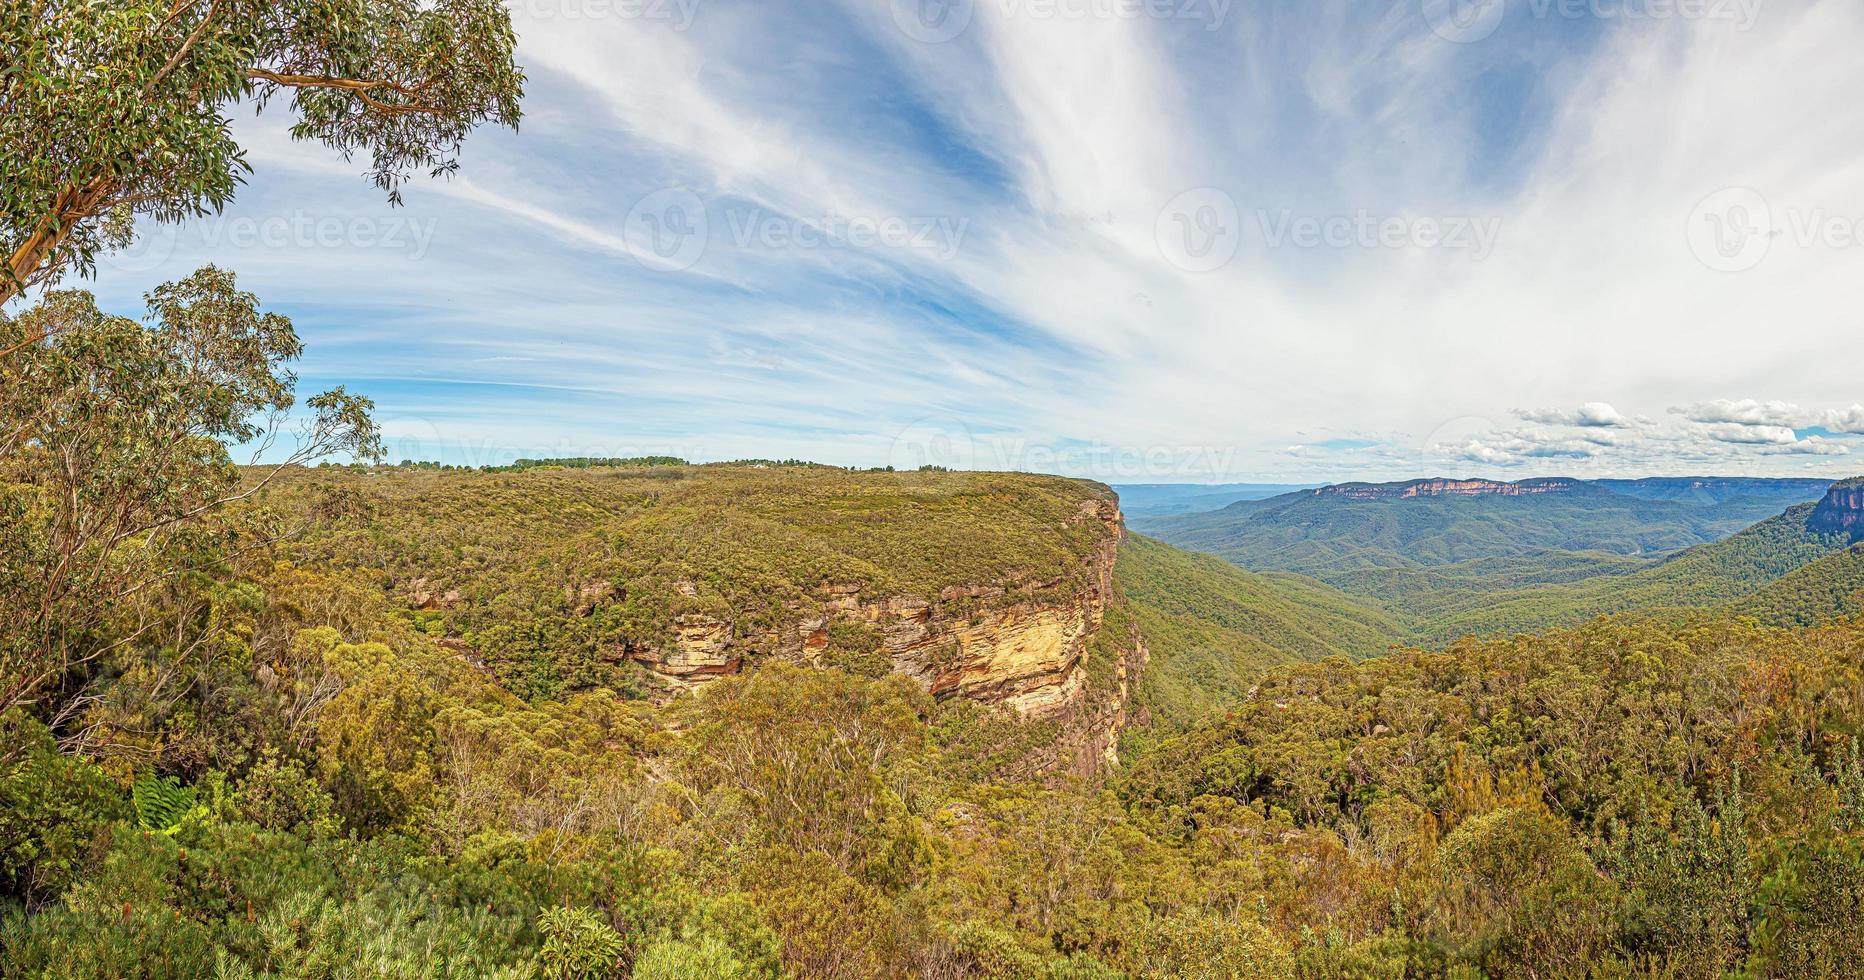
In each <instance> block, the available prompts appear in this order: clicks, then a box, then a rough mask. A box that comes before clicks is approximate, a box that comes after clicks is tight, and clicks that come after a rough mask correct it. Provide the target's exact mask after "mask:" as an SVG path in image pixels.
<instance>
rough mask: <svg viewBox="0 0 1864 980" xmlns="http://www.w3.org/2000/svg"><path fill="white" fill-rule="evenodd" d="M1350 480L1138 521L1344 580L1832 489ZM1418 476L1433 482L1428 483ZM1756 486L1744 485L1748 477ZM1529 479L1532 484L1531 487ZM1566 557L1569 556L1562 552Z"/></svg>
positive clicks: (1753, 509) (1538, 549)
mask: <svg viewBox="0 0 1864 980" xmlns="http://www.w3.org/2000/svg"><path fill="white" fill-rule="evenodd" d="M1465 483H1466V485H1467V487H1468V488H1467V489H1462V490H1449V491H1443V490H1432V489H1429V487H1430V486H1431V485H1433V484H1443V485H1451V486H1456V485H1458V484H1457V483H1456V481H1414V482H1413V483H1410V484H1344V485H1340V486H1336V487H1329V488H1323V489H1322V490H1316V491H1300V492H1297V493H1291V494H1284V495H1282V496H1279V497H1272V498H1269V499H1266V500H1255V501H1242V502H1239V503H1235V504H1231V505H1229V506H1228V507H1225V508H1223V509H1221V510H1216V511H1210V512H1206V513H1198V514H1185V515H1179V516H1161V517H1151V518H1145V519H1140V520H1136V521H1135V522H1134V527H1135V529H1137V530H1139V531H1142V532H1144V533H1147V534H1151V535H1154V536H1156V537H1159V538H1162V539H1163V540H1166V541H1169V542H1171V543H1172V544H1176V545H1178V546H1179V547H1184V548H1191V549H1194V550H1197V551H1206V552H1209V553H1211V554H1214V555H1218V556H1219V557H1222V558H1227V559H1229V560H1230V561H1232V562H1235V563H1236V564H1238V565H1241V566H1243V567H1244V568H1249V569H1254V570H1257V571H1288V572H1299V573H1301V574H1304V575H1310V576H1313V577H1315V578H1319V579H1321V580H1322V581H1327V582H1333V583H1335V584H1338V579H1339V577H1341V576H1345V575H1351V574H1354V573H1357V572H1361V571H1367V570H1374V569H1376V570H1392V569H1416V568H1435V567H1439V566H1444V565H1452V564H1458V563H1463V562H1469V561H1473V560H1476V559H1483V558H1531V557H1535V556H1539V555H1543V554H1545V553H1548V552H1605V553H1609V554H1613V555H1620V556H1662V555H1666V554H1670V553H1674V552H1677V551H1680V550H1682V549H1685V548H1689V547H1692V546H1694V545H1698V544H1705V543H1708V542H1711V541H1716V540H1719V539H1721V538H1723V537H1726V536H1727V535H1729V534H1733V533H1735V532H1736V531H1739V530H1741V529H1742V528H1745V527H1748V526H1749V525H1751V524H1753V523H1755V522H1756V521H1760V520H1763V519H1765V518H1768V517H1771V516H1774V515H1776V514H1778V513H1779V512H1780V511H1781V510H1783V509H1784V508H1786V507H1787V506H1790V505H1793V504H1797V503H1803V502H1806V501H1811V500H1816V499H1818V498H1819V497H1820V496H1822V495H1823V492H1824V491H1823V489H1822V488H1816V489H1815V488H1808V487H1807V486H1804V485H1802V484H1801V483H1799V482H1797V481H1756V482H1755V483H1754V484H1753V485H1752V486H1747V489H1748V491H1749V492H1747V493H1743V494H1740V495H1735V496H1714V495H1707V494H1706V491H1705V492H1704V496H1701V497H1689V496H1687V495H1683V494H1682V492H1681V491H1680V490H1679V491H1675V492H1676V493H1677V494H1678V496H1675V497H1672V496H1668V495H1663V494H1656V495H1654V496H1653V495H1650V494H1655V493H1656V488H1654V487H1647V488H1646V493H1644V494H1636V495H1634V494H1632V493H1619V492H1615V491H1614V490H1612V489H1609V488H1608V487H1606V486H1603V485H1600V484H1593V483H1587V482H1584V481H1577V480H1569V481H1560V482H1557V483H1546V484H1543V485H1538V486H1526V485H1515V484H1505V483H1486V482H1483V481H1465ZM1420 486H1422V487H1424V488H1425V489H1422V490H1420ZM1744 486H1746V485H1744ZM1524 488H1525V489H1524ZM1558 560H1560V561H1566V560H1569V559H1568V558H1567V557H1566V556H1564V555H1562V556H1558Z"/></svg>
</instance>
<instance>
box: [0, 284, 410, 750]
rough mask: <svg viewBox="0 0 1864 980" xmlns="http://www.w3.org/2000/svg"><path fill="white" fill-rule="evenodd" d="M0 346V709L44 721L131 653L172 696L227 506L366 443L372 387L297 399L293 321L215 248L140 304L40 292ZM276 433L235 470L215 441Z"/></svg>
mask: <svg viewBox="0 0 1864 980" xmlns="http://www.w3.org/2000/svg"><path fill="white" fill-rule="evenodd" d="M0 347H5V348H9V349H12V350H13V351H14V353H13V355H12V356H10V357H5V358H0V622H3V623H4V624H5V626H4V629H0V714H5V713H6V711H7V710H8V709H10V708H13V707H17V706H31V707H32V709H33V710H34V711H35V712H36V713H38V714H39V715H40V716H41V717H43V718H44V719H46V720H47V721H50V722H52V723H53V727H54V728H55V729H57V728H59V727H60V725H61V724H62V723H63V722H66V721H70V720H74V719H81V718H82V716H83V714H84V712H85V710H86V707H87V705H88V704H90V703H92V702H93V701H94V700H95V698H97V697H98V696H99V695H98V691H99V688H98V685H97V683H96V682H98V681H100V680H103V679H107V678H108V677H109V676H111V675H113V674H120V673H122V672H123V671H124V670H125V669H126V668H127V667H128V666H129V665H130V664H132V663H140V664H141V665H142V666H143V667H144V668H146V669H145V670H144V673H145V674H147V675H149V676H151V677H153V678H155V680H153V681H151V682H150V683H149V684H148V685H146V686H147V687H148V688H150V689H151V690H153V692H154V693H153V694H148V695H147V696H149V697H175V696H179V692H180V691H183V690H185V687H186V680H185V678H186V677H187V676H188V673H187V671H188V666H189V663H190V662H191V660H192V658H193V655H194V654H195V653H196V652H198V651H201V650H204V649H207V648H208V646H209V645H210V641H211V639H212V636H213V633H214V623H213V611H214V610H213V608H212V607H213V604H214V600H213V598H212V595H211V587H212V585H213V580H214V577H215V576H214V573H215V571H216V568H217V566H218V565H219V563H220V562H221V561H222V559H223V558H224V557H225V556H226V555H227V553H228V551H229V548H230V547H237V544H235V542H236V541H238V540H239V539H240V537H241V536H240V535H239V534H238V533H237V529H236V528H235V527H234V526H233V525H231V524H229V523H227V522H226V521H225V520H223V519H222V516H223V515H224V514H226V513H227V512H228V509H229V505H231V504H234V503H236V502H238V501H241V500H244V499H247V498H250V497H252V496H254V495H255V494H257V493H258V492H259V491H260V490H262V489H264V487H265V486H266V485H267V484H268V483H269V482H271V481H272V480H273V479H275V478H276V477H277V476H278V475H279V474H281V473H283V472H287V471H288V470H289V469H290V468H291V467H293V466H296V465H302V464H304V463H309V462H312V461H315V460H319V459H326V458H329V457H332V456H349V457H353V458H361V459H379V458H380V456H381V440H380V437H379V432H378V430H377V428H376V426H375V423H374V421H373V420H372V419H371V417H370V412H371V410H372V408H373V405H372V404H371V403H370V402H369V400H368V399H366V398H362V397H360V396H357V395H353V394H350V393H349V392H346V391H345V390H343V389H341V388H338V389H335V390H333V391H328V392H325V393H322V394H319V395H316V396H313V397H311V398H309V399H307V400H306V401H305V403H304V406H303V409H294V406H295V403H296V392H295V389H296V386H297V378H296V376H295V375H294V374H293V373H292V371H291V370H290V368H289V365H290V363H291V362H292V361H294V360H296V359H297V358H298V357H299V356H300V354H301V353H302V351H303V347H302V345H301V344H300V343H299V341H298V337H297V334H296V333H295V331H294V330H293V328H292V325H291V321H290V320H288V319H286V318H285V317H283V316H280V315H279V314H276V313H270V312H266V311H264V310H262V309H261V308H260V306H259V301H258V299H257V298H256V297H254V296H253V295H252V294H251V293H245V292H241V291H240V290H239V289H238V288H237V286H236V284H235V282H234V278H233V276H232V274H231V273H228V272H225V271H222V270H220V269H216V268H213V267H211V266H210V267H208V268H205V269H202V270H200V271H198V272H196V273H194V274H193V275H191V276H189V277H188V278H186V279H183V280H181V281H179V282H173V283H168V284H166V285H163V286H159V287H157V288H156V289H155V290H154V291H153V292H151V293H150V294H149V296H148V316H147V322H138V321H136V320H133V319H129V318H127V317H121V316H113V315H111V314H108V313H105V312H103V311H101V310H99V309H98V308H97V305H96V303H95V302H94V301H93V300H92V298H91V296H90V294H88V293H83V292H78V291H72V290H60V291H52V292H50V293H48V294H47V295H46V296H45V297H44V298H43V299H42V300H41V301H40V302H39V303H38V304H36V305H34V306H33V307H31V308H29V309H27V310H25V311H24V312H23V313H21V314H20V315H19V316H17V317H8V316H6V315H5V314H4V313H0ZM281 440H288V441H285V442H283V444H279V443H281ZM275 444H278V448H277V449H276V450H275V451H274V455H276V456H280V457H283V459H282V460H280V461H279V462H278V463H277V464H276V465H273V466H271V467H261V468H257V469H249V470H245V471H242V469H241V468H240V467H238V466H236V465H235V463H234V460H233V458H232V454H231V451H230V450H229V448H228V447H229V446H239V445H244V446H248V447H259V448H268V447H271V446H273V445H275ZM145 655H147V656H153V657H156V658H157V659H158V660H160V661H161V662H159V663H154V664H150V663H148V662H147V660H146V659H145ZM4 758H5V750H4V748H0V761H3V760H4Z"/></svg>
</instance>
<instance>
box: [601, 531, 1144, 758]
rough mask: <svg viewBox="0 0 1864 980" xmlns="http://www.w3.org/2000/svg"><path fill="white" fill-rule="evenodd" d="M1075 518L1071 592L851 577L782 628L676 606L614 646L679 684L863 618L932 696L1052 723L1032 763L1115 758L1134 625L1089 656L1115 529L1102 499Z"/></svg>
mask: <svg viewBox="0 0 1864 980" xmlns="http://www.w3.org/2000/svg"><path fill="white" fill-rule="evenodd" d="M1075 519H1076V520H1079V521H1087V522H1095V523H1096V524H1097V525H1098V526H1099V529H1100V536H1101V544H1100V545H1099V547H1098V548H1097V549H1096V550H1095V551H1094V552H1093V554H1092V555H1091V556H1090V557H1089V559H1088V568H1087V569H1086V572H1087V574H1086V575H1084V576H1083V580H1084V581H1085V583H1086V584H1085V585H1083V586H1082V587H1080V588H1077V589H1075V590H1073V592H1072V594H1066V595H1063V596H1059V597H1058V596H1056V595H1055V589H1056V587H1057V586H1058V585H1059V581H1036V582H1023V583H1015V584H1004V583H996V582H982V583H975V584H970V585H964V586H953V587H948V588H946V589H944V590H943V591H941V592H940V593H939V594H938V595H936V596H919V595H872V594H869V590H868V589H866V588H865V587H863V586H862V585H861V584H859V583H853V582H826V583H823V584H822V585H821V587H820V589H819V595H818V596H817V599H818V602H817V604H816V605H815V608H808V609H805V608H797V609H796V610H795V612H796V614H797V615H796V619H795V620H794V621H792V622H791V623H789V624H788V625H786V626H785V627H783V628H780V629H777V630H770V631H764V632H762V633H751V634H749V635H747V634H745V633H743V632H741V631H740V630H738V629H737V628H736V627H735V626H734V624H733V623H732V622H731V621H730V620H727V619H720V618H715V617H708V616H685V617H681V618H680V619H679V620H678V621H676V622H675V624H674V641H673V643H672V644H671V645H670V646H666V647H659V646H643V647H631V648H629V649H627V650H625V651H622V652H623V653H624V654H625V655H626V656H628V657H630V658H631V659H633V660H634V661H635V662H637V663H639V664H641V665H642V666H643V667H645V668H647V669H648V670H649V671H650V672H651V673H652V674H654V675H655V676H656V677H657V678H658V679H660V680H661V681H662V682H663V683H664V684H665V685H666V686H667V688H668V689H669V691H671V692H678V691H690V690H694V689H698V688H702V687H703V686H704V685H705V684H707V683H709V682H711V681H714V680H716V679H718V678H720V677H723V676H727V675H730V674H734V673H737V672H738V671H739V670H741V669H743V667H744V666H745V664H746V663H747V662H749V661H753V660H756V659H760V658H768V657H778V658H782V659H786V660H790V661H792V662H796V663H805V664H813V665H817V666H820V665H821V664H822V663H823V658H824V655H825V653H826V652H827V651H828V650H829V648H830V643H831V640H830V633H831V630H832V629H834V628H835V627H836V626H838V625H854V626H857V627H864V628H866V629H867V630H868V631H870V632H873V633H878V635H879V637H880V650H879V653H880V654H881V655H882V656H884V657H885V658H886V659H887V661H888V662H889V663H890V664H891V666H892V669H893V671H894V673H898V674H903V675H905V676H907V677H910V678H912V679H913V680H915V681H917V682H918V683H919V684H920V685H921V686H923V687H924V688H925V689H926V690H927V691H929V692H931V694H932V695H933V696H935V697H940V698H944V697H965V698H970V699H972V700H975V701H980V702H983V703H986V704H993V705H1004V706H1006V707H1009V708H1011V709H1014V710H1015V711H1017V712H1019V713H1021V714H1023V715H1025V716H1027V717H1029V718H1032V719H1037V720H1045V721H1055V722H1058V723H1059V724H1060V725H1061V734H1060V736H1059V737H1058V738H1057V740H1056V741H1055V743H1054V745H1053V746H1052V748H1051V751H1050V752H1048V753H1046V754H1045V757H1044V759H1043V760H1040V761H1039V762H1038V763H1037V764H1036V765H1035V768H1036V769H1037V770H1038V771H1058V770H1067V771H1072V772H1077V773H1090V772H1093V771H1094V770H1096V769H1098V768H1099V767H1100V766H1102V765H1105V764H1108V763H1111V762H1115V761H1117V759H1116V756H1115V744H1116V742H1117V740H1118V735H1119V731H1120V730H1121V729H1122V728H1123V727H1124V726H1125V725H1126V723H1127V721H1128V710H1129V709H1128V705H1129V703H1130V699H1131V693H1132V689H1133V687H1134V685H1135V684H1136V683H1137V680H1138V674H1139V671H1140V670H1142V669H1143V667H1144V664H1145V659H1146V648H1145V643H1144V640H1143V639H1142V638H1141V637H1140V636H1139V635H1138V634H1137V631H1136V630H1134V631H1130V633H1129V635H1126V636H1122V637H1109V638H1104V642H1102V643H1100V644H1098V646H1099V647H1100V648H1101V649H1102V650H1103V651H1105V650H1108V649H1111V650H1113V651H1115V652H1114V653H1112V654H1111V655H1110V660H1111V661H1112V662H1111V664H1110V665H1090V663H1089V655H1090V651H1091V650H1092V649H1094V648H1095V647H1096V645H1097V644H1096V642H1095V641H1096V640H1097V639H1101V638H1100V636H1099V634H1100V632H1101V630H1102V626H1103V623H1104V621H1105V619H1106V612H1107V609H1108V605H1109V603H1112V602H1116V601H1123V600H1121V599H1120V598H1119V597H1118V596H1117V595H1116V592H1115V587H1114V582H1113V564H1114V560H1115V558H1116V557H1117V555H1118V551H1119V545H1120V541H1121V539H1122V537H1123V536H1124V533H1125V530H1124V524H1123V521H1122V518H1121V515H1120V512H1119V508H1118V506H1117V505H1116V504H1115V503H1113V502H1112V501H1108V500H1098V499H1096V500H1089V501H1084V502H1083V504H1082V506H1081V510H1080V513H1079V514H1078V515H1077V516H1076V518H1075ZM1090 666H1100V667H1102V668H1103V669H1101V670H1098V671H1090ZM1108 668H1110V669H1108ZM1090 674H1094V675H1097V676H1098V677H1100V678H1101V680H1100V683H1098V684H1096V683H1095V682H1094V680H1092V679H1090Z"/></svg>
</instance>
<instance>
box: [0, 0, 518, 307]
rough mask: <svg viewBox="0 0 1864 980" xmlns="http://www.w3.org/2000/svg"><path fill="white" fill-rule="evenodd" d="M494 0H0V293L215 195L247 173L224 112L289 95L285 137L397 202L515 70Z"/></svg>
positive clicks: (504, 114)
mask: <svg viewBox="0 0 1864 980" xmlns="http://www.w3.org/2000/svg"><path fill="white" fill-rule="evenodd" d="M515 47H516V35H515V34H514V33H513V31H512V26H511V17H510V13H509V11H507V10H506V9H505V7H504V5H503V4H501V3H499V2H498V0H426V2H421V0H112V2H109V3H100V2H96V0H18V2H12V3H8V4H5V5H4V6H0V174H4V175H5V176H4V179H0V251H4V252H5V253H6V256H7V261H6V262H5V263H4V264H0V302H4V301H5V300H7V299H10V298H12V297H13V296H16V295H18V294H19V293H20V292H21V291H23V290H24V289H26V288H28V287H31V286H39V285H46V284H49V283H52V282H54V281H56V280H57V279H58V278H59V277H60V276H61V275H63V274H64V273H66V272H68V271H70V270H73V269H75V270H78V271H79V272H82V273H87V274H88V273H90V272H91V271H93V270H94V269H95V263H96V259H97V257H98V255H99V254H100V253H102V252H105V251H107V250H109V249H110V248H112V247H119V246H121V245H124V244H127V242H128V241H129V240H130V237H131V236H132V235H133V232H134V222H135V219H136V218H137V217H138V216H141V217H145V218H150V219H154V220H156V221H164V222H175V221H181V220H183V219H185V218H189V217H193V216H199V215H202V214H206V213H209V212H212V211H217V210H219V209H220V208H222V207H224V206H225V205H226V203H227V202H228V201H230V200H231V199H232V198H233V195H234V192H235V190H236V189H237V187H238V185H239V184H240V183H241V182H242V181H243V179H244V177H245V174H246V173H247V172H248V171H249V166H248V164H247V162H246V157H245V153H244V151H243V150H242V149H241V147H240V146H239V144H238V143H237V142H236V141H235V139H234V136H233V132H232V120H231V119H230V113H231V111H232V110H233V109H234V108H235V107H236V106H238V105H240V104H243V103H244V104H253V105H255V106H257V107H259V108H260V109H263V108H264V107H266V106H267V105H269V104H270V103H271V102H272V101H273V100H274V99H276V98H278V97H279V96H280V95H281V94H287V93H288V94H289V98H290V109H291V112H292V114H293V116H294V117H295V119H294V122H293V125H292V127H291V135H292V136H293V138H294V139H298V140H305V141H315V142H320V143H323V144H325V145H326V146H329V147H332V148H334V149H336V150H338V151H340V152H342V153H343V154H344V155H345V157H349V156H351V155H353V154H358V153H360V154H364V155H366V156H367V157H368V159H369V176H370V178H371V179H372V180H373V181H374V182H375V184H376V186H378V187H380V188H382V189H383V190H384V191H386V192H387V194H388V196H389V198H390V200H391V202H397V203H398V202H399V200H400V192H401V186H402V184H403V183H404V182H405V181H406V180H407V179H408V178H409V176H410V175H411V174H412V173H414V172H416V171H427V172H428V173H430V174H434V175H441V174H445V173H448V172H450V171H451V170H452V169H453V168H454V167H455V166H456V163H457V158H458V154H459V151H460V148H461V144H462V142H463V141H464V139H465V138H466V136H467V134H468V133H470V132H471V131H472V130H473V129H474V128H476V127H477V126H479V125H481V124H483V123H495V124H501V125H507V126H516V125H517V122H518V118H519V114H520V111H519V98H520V96H521V95H522V90H523V84H524V74H523V72H522V71H521V70H520V69H519V68H518V66H517V65H516V63H515V62H514V60H513V50H514V48H515Z"/></svg>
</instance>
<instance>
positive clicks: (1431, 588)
mask: <svg viewBox="0 0 1864 980" xmlns="http://www.w3.org/2000/svg"><path fill="white" fill-rule="evenodd" d="M1134 523H1135V526H1136V527H1137V528H1138V529H1140V530H1142V531H1143V532H1145V533H1148V534H1152V535H1154V536H1156V537H1159V538H1162V539H1164V540H1166V541H1168V542H1171V543H1173V544H1177V545H1179V546H1180V547H1187V548H1192V549H1195V550H1201V551H1206V552H1209V553H1212V554H1215V555H1218V556H1220V557H1223V558H1226V559H1228V560H1230V561H1231V562H1233V563H1235V564H1237V565H1240V566H1242V567H1244V568H1246V569H1250V570H1252V571H1255V572H1258V573H1277V572H1284V573H1286V572H1292V573H1297V574H1301V575H1306V576H1311V577H1313V578H1315V579H1318V580H1320V581H1321V582H1323V583H1326V584H1327V585H1331V586H1333V587H1335V588H1338V589H1340V590H1342V591H1343V592H1345V593H1346V594H1348V595H1350V596H1353V597H1356V598H1358V599H1359V600H1361V601H1365V602H1368V603H1372V604H1375V605H1376V606H1377V607H1378V608H1380V609H1382V610H1384V611H1385V612H1387V613H1388V614H1390V615H1391V616H1392V617H1393V619H1395V620H1396V621H1398V622H1399V623H1401V624H1402V625H1403V626H1404V628H1405V629H1406V630H1407V631H1409V632H1410V633H1411V634H1412V635H1413V636H1414V637H1415V638H1416V639H1417V640H1418V641H1420V642H1422V643H1424V644H1425V645H1427V646H1437V645H1442V644H1444V643H1448V642H1450V641H1452V640H1455V639H1457V638H1458V637H1461V636H1464V635H1468V634H1484V633H1495V632H1518V631H1531V630H1537V629H1542V628H1546V627H1549V626H1557V625H1565V624H1570V623H1576V622H1579V621H1582V620H1584V619H1586V618H1588V617H1591V616H1596V615H1601V614H1609V613H1618V612H1641V611H1655V610H1662V609H1676V608H1727V609H1732V610H1734V611H1736V612H1737V614H1742V615H1753V616H1755V617H1756V618H1760V619H1762V620H1764V621H1767V622H1779V623H1810V622H1817V621H1819V620H1821V619H1825V618H1829V617H1830V615H1832V614H1833V613H1836V612H1844V611H1848V610H1852V609H1858V608H1864V598H1860V596H1859V585H1860V583H1864V553H1860V552H1859V551H1857V550H1855V549H1852V548H1851V546H1852V545H1854V544H1856V543H1857V542H1858V540H1859V539H1860V538H1864V479H1860V480H1847V481H1843V482H1839V483H1833V482H1831V481H1821V480H1767V479H1746V478H1735V477H1713V478H1711V477H1699V478H1698V477H1681V478H1655V479H1648V480H1636V481H1615V482H1607V481H1586V480H1579V479H1576V478H1541V479H1535V480H1523V481H1519V482H1516V483H1508V482H1502V481H1491V480H1450V479H1429V480H1410V481H1404V482H1400V483H1385V484H1375V483H1345V484H1336V485H1333V486H1330V487H1323V488H1319V489H1317V490H1309V491H1303V492H1300V493H1291V494H1285V495H1283V496H1280V497H1275V498H1271V499H1267V500H1257V501H1244V502H1239V503H1235V504H1232V505H1230V506H1228V507H1225V508H1224V509H1222V510H1220V511H1211V512H1206V513H1198V514H1184V515H1177V516H1171V517H1160V518H1153V519H1145V520H1139V521H1136V522H1134Z"/></svg>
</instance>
